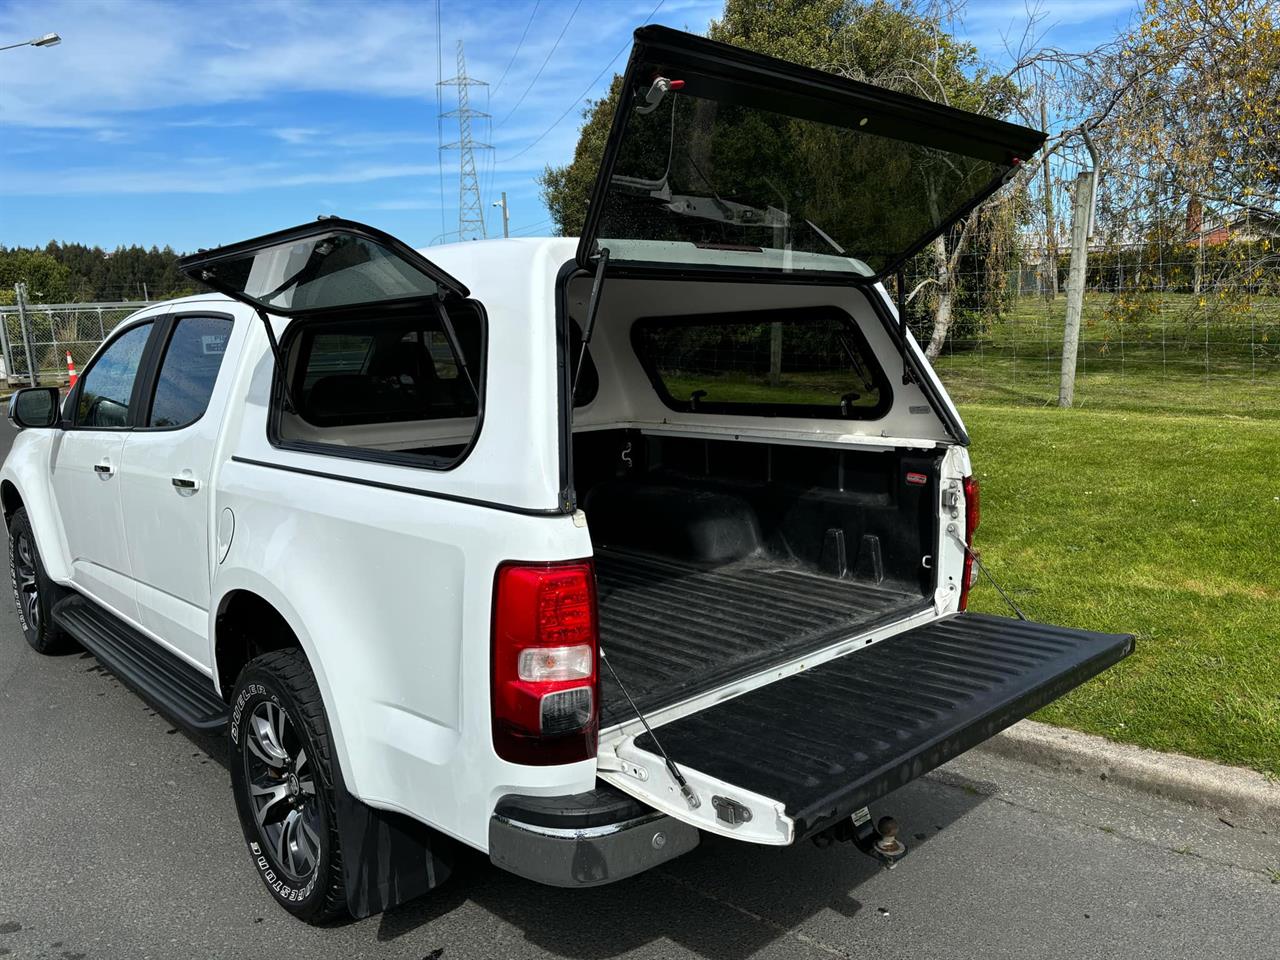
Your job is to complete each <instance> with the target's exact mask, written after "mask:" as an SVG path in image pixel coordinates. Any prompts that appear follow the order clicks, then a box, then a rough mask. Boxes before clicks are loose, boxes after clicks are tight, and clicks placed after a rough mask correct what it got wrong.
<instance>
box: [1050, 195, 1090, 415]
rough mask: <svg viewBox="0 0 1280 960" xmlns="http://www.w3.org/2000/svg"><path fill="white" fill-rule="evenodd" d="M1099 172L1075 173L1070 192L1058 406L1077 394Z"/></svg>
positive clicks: (1070, 403) (1068, 403)
mask: <svg viewBox="0 0 1280 960" xmlns="http://www.w3.org/2000/svg"><path fill="white" fill-rule="evenodd" d="M1096 180H1097V178H1096V171H1095V170H1085V171H1083V172H1082V173H1080V174H1078V175H1077V176H1076V182H1075V187H1074V188H1073V190H1072V193H1071V267H1070V270H1069V271H1068V273H1067V316H1066V322H1065V323H1064V324H1063V330H1062V374H1061V378H1060V380H1059V382H1058V406H1060V407H1069V406H1071V405H1072V403H1074V402H1075V395H1076V355H1077V353H1078V352H1079V348H1080V315H1081V313H1082V312H1083V310H1084V281H1085V270H1086V268H1087V267H1088V262H1089V233H1090V223H1089V219H1090V217H1091V216H1092V214H1093V192H1094V186H1095V183H1096Z"/></svg>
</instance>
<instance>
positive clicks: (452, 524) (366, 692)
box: [211, 314, 595, 849]
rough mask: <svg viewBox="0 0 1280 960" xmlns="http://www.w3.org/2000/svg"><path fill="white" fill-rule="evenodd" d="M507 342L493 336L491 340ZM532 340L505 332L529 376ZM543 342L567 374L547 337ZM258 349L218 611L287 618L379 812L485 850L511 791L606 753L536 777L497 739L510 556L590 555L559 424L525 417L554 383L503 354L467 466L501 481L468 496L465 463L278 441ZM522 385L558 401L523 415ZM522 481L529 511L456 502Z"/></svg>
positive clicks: (226, 496)
mask: <svg viewBox="0 0 1280 960" xmlns="http://www.w3.org/2000/svg"><path fill="white" fill-rule="evenodd" d="M491 316H492V314H491ZM548 323H550V319H549V318H548ZM532 325H533V324H530V326H532ZM547 329H548V330H549V329H550V327H548V328H547ZM503 336H504V334H503V333H502V332H500V331H497V330H494V331H492V332H491V334H490V342H491V343H495V342H497V341H499V340H500V339H502V338H503ZM527 336H528V337H529V340H526V339H525V335H522V336H520V337H512V336H506V340H507V349H509V350H510V351H513V356H514V355H519V356H522V357H523V365H524V366H525V367H535V366H536V367H541V366H542V364H538V363H536V362H535V363H530V361H529V358H530V354H531V352H533V351H534V350H539V351H540V350H541V348H542V344H537V345H534V344H532V343H531V342H530V340H532V339H533V334H532V333H529V334H527ZM513 340H514V341H518V342H515V343H513V342H512V341H513ZM545 347H546V357H545V360H546V363H547V365H550V366H551V369H552V370H554V365H553V364H554V357H555V348H554V338H553V337H552V336H550V335H549V334H548V336H547V339H546V341H545ZM245 349H246V355H247V359H246V363H245V365H244V366H243V368H242V370H241V374H240V375H241V378H242V383H241V384H240V385H239V386H238V387H237V388H236V391H235V392H234V393H233V395H236V396H242V397H244V398H245V399H244V401H243V402H240V403H236V404H233V413H232V416H233V421H231V422H229V423H228V428H227V442H226V447H225V451H224V454H223V456H222V457H221V466H220V468H219V473H218V477H217V490H216V496H217V508H216V513H217V514H221V512H222V511H223V510H231V511H232V512H233V514H234V517H235V528H234V535H233V537H232V541H231V545H230V548H229V550H228V552H227V555H226V557H225V559H223V560H222V561H221V562H220V563H218V564H217V566H216V567H215V571H214V584H213V603H212V606H211V618H212V617H214V616H216V610H217V608H218V606H219V604H220V602H221V600H222V598H224V597H226V596H227V595H228V594H229V593H230V592H231V591H233V590H236V589H248V590H253V591H254V592H255V593H258V594H259V595H261V596H262V597H263V598H264V599H266V600H267V601H268V602H270V603H272V604H273V605H274V606H275V607H276V609H277V610H278V611H279V612H280V613H281V614H282V615H283V616H284V617H285V619H286V620H287V621H288V622H289V623H290V625H291V626H292V627H293V629H294V632H295V633H296V634H297V636H298V637H299V640H300V642H301V644H302V647H303V649H304V651H305V652H306V654H307V656H308V659H309V660H310V662H311V665H312V667H313V669H314V671H315V673H316V677H317V680H318V683H319V686H320V689H321V694H322V696H323V698H324V702H325V708H326V712H327V715H328V718H329V721H330V724H331V726H332V728H333V732H334V737H335V745H336V748H337V754H338V759H339V762H340V764H341V766H342V771H343V775H344V777H345V778H346V780H347V785H348V787H349V788H350V789H351V790H352V792H353V793H354V794H355V795H356V796H357V797H359V798H360V799H361V800H363V801H364V802H366V803H369V804H371V805H373V806H376V807H380V808H383V809H388V810H395V811H399V812H403V813H407V814H409V815H411V816H413V817H415V818H417V819H419V820H422V821H424V822H426V823H428V824H430V825H432V826H434V827H436V828H437V829H440V830H442V831H443V832H445V833H448V834H450V835H452V836H454V837H456V838H458V839H460V840H463V841H464V842H466V843H469V844H471V845H473V846H476V847H478V848H480V849H486V848H487V844H488V821H489V815H490V813H491V812H492V810H493V807H494V805H495V803H496V801H497V799H498V798H499V797H500V796H502V795H504V794H507V793H527V794H544V795H557V794H565V793H574V792H578V791H581V790H586V789H590V788H591V787H592V786H594V783H595V763H594V761H586V762H583V763H578V764H566V765H563V766H558V767H540V768H539V767H524V766H519V765H514V764H509V763H507V762H505V761H503V760H500V759H499V758H498V757H497V755H496V754H495V753H494V751H493V746H492V732H491V719H490V710H489V702H490V634H489V631H490V613H491V607H492V591H493V578H494V573H495V570H496V568H497V566H498V564H499V563H501V562H502V561H504V560H561V559H567V558H576V557H585V556H590V554H591V543H590V538H589V536H588V534H587V530H586V528H585V526H584V525H583V526H580V525H578V524H577V523H575V522H574V519H573V518H572V517H570V516H567V515H564V514H561V513H558V512H555V507H556V504H557V494H558V489H557V488H558V483H559V476H558V471H555V470H553V471H550V472H547V471H545V470H544V468H545V467H546V466H547V464H548V459H551V460H553V461H554V458H555V456H556V453H555V451H556V448H555V443H556V431H557V426H556V417H555V416H554V414H552V415H550V416H546V417H545V418H544V419H543V420H542V422H541V423H539V424H538V426H537V427H536V429H533V430H531V429H530V428H529V425H528V421H527V420H526V419H525V418H526V417H527V416H528V415H529V408H530V407H533V408H535V409H537V410H542V411H546V410H547V409H548V407H550V409H551V410H554V404H555V393H554V390H555V378H554V376H553V375H552V374H550V373H548V372H547V371H546V370H533V371H530V373H529V375H528V378H526V377H525V376H524V375H522V374H519V373H518V372H515V371H513V370H511V369H509V364H514V360H513V359H511V358H507V359H506V361H505V362H502V363H499V360H498V357H499V355H500V354H498V353H495V352H493V351H491V353H490V371H489V386H488V401H487V402H489V401H492V402H494V403H498V404H500V406H499V407H498V408H496V409H495V407H493V406H489V408H488V409H487V412H486V415H485V420H484V426H483V427H482V430H481V439H480V440H479V441H478V442H477V445H476V448H475V450H474V451H473V453H472V454H471V456H470V457H468V459H467V460H466V461H465V462H464V465H465V466H468V467H470V466H471V465H472V464H473V463H479V464H483V465H484V470H485V471H486V475H487V479H488V483H487V484H476V485H475V486H469V485H467V484H466V483H465V482H463V477H464V476H465V475H464V474H463V473H462V467H458V468H455V469H454V470H452V471H443V472H442V471H432V470H426V469H418V468H411V467H401V466H393V465H389V464H377V463H366V462H357V461H351V460H346V459H343V458H340V457H329V456H322V455H317V454H310V453H299V452H296V451H283V450H277V449H275V448H273V447H271V445H270V444H269V442H268V441H267V438H266V416H267V399H268V393H269V387H270V380H271V362H270V358H269V355H268V354H267V352H266V349H267V347H266V341H265V336H264V335H261V334H260V333H258V332H255V334H254V336H253V341H252V342H251V343H249V344H247V345H246V348H245ZM255 352H256V356H254V355H255ZM536 359H537V357H536V355H535V361H536ZM510 381H515V382H516V384H517V387H518V388H520V389H528V388H530V387H531V385H533V384H536V383H541V384H542V385H543V388H544V389H546V390H548V391H550V393H551V395H550V397H549V398H535V399H534V400H533V401H532V402H526V403H524V404H523V405H519V403H518V400H519V398H518V396H517V395H516V394H514V393H513V392H511V391H512V390H513V389H514V388H513V387H512V386H511V383H510ZM506 409H509V410H511V411H512V414H511V415H507V414H506V413H504V410H506ZM504 450H505V451H506V453H505V458H504V454H503V451H504ZM264 464H270V465H264ZM303 471H311V472H310V473H308V472H303ZM317 473H325V474H330V475H331V476H320V475H316V474H317ZM375 484H382V486H378V485H375ZM388 485H394V486H399V487H406V488H408V489H403V490H402V489H389V488H388ZM516 487H521V491H520V493H519V495H518V496H516V497H514V498H513V499H514V500H515V501H516V507H517V508H518V509H497V508H495V507H493V506H483V505H477V504H474V503H464V502H458V501H456V500H452V499H445V498H444V497H449V496H465V495H467V494H470V496H471V497H473V498H475V499H481V498H485V497H486V494H488V493H490V492H491V491H493V490H495V489H506V490H513V489H514V488H516ZM433 494H435V495H433ZM438 494H443V495H444V497H442V496H439V495H438ZM499 502H501V501H499ZM530 503H534V504H537V506H536V507H530V506H527V504H530ZM211 629H212V623H211Z"/></svg>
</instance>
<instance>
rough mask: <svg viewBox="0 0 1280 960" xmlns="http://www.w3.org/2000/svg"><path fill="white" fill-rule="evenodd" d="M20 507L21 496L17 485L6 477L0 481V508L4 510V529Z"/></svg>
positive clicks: (21, 503)
mask: <svg viewBox="0 0 1280 960" xmlns="http://www.w3.org/2000/svg"><path fill="white" fill-rule="evenodd" d="M22 505H23V502H22V494H21V493H19V492H18V485H17V484H16V483H14V482H13V481H12V480H10V479H9V478H8V477H5V478H4V479H3V480H0V508H3V510H4V525H5V526H6V527H7V526H8V525H9V521H10V519H12V517H13V515H14V514H15V513H17V512H18V508H19V507H21V506H22Z"/></svg>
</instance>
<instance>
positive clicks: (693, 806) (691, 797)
mask: <svg viewBox="0 0 1280 960" xmlns="http://www.w3.org/2000/svg"><path fill="white" fill-rule="evenodd" d="M600 662H601V663H603V664H604V665H605V666H606V667H607V668H608V670H609V675H610V676H612V677H613V682H614V683H616V684H617V685H618V689H619V690H621V691H622V695H623V696H624V697H626V698H627V703H628V704H630V705H631V709H632V710H633V711H635V715H636V716H637V717H639V718H640V724H641V726H643V727H644V732H645V733H647V734H648V735H649V739H650V740H652V741H653V745H654V746H655V747H657V748H658V752H659V753H660V754H662V762H663V763H665V764H666V766H667V773H669V774H671V779H672V780H674V781H675V782H676V785H677V786H679V787H680V794H681V796H683V797H684V799H685V802H686V803H688V804H689V809H690V810H697V809H698V808H699V807H700V806H702V801H701V800H699V799H698V795H697V794H696V793H694V792H693V788H692V787H691V786H689V781H687V780H686V779H685V778H684V774H682V773H681V772H680V770H679V768H678V767H676V765H675V763H674V761H672V759H671V758H670V757H668V756H667V751H665V750H663V749H662V744H661V743H660V742H659V741H658V735H657V734H656V733H654V732H653V727H651V726H649V721H648V720H646V719H645V716H644V714H643V713H641V712H640V708H639V707H637V706H636V702H635V701H634V700H632V699H631V694H629V693H628V692H627V688H626V687H625V686H623V684H622V678H621V677H619V676H618V671H616V670H614V669H613V664H612V663H610V662H609V658H608V657H606V656H605V655H604V647H601V648H600Z"/></svg>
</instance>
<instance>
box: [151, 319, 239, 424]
mask: <svg viewBox="0 0 1280 960" xmlns="http://www.w3.org/2000/svg"><path fill="white" fill-rule="evenodd" d="M230 336H231V321H230V320H227V319H225V318H220V317H183V318H182V319H181V320H179V321H178V323H177V325H176V326H175V327H174V328H173V334H172V335H171V336H170V337H169V346H168V348H167V349H166V350H165V353H164V360H162V361H161V363H160V374H159V376H158V377H157V378H156V392H155V398H154V399H153V400H152V401H151V416H150V418H149V419H148V421H147V425H148V426H151V427H185V426H186V425H187V424H189V423H195V422H196V421H197V420H199V419H200V418H201V417H202V416H203V415H204V411H205V408H206V407H207V406H208V405H209V397H211V396H212V395H213V385H214V383H215V382H216V381H217V379H218V370H219V368H220V367H221V366H222V355H223V354H224V353H226V350H227V338H228V337H230Z"/></svg>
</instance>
